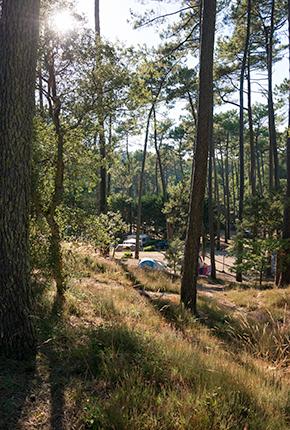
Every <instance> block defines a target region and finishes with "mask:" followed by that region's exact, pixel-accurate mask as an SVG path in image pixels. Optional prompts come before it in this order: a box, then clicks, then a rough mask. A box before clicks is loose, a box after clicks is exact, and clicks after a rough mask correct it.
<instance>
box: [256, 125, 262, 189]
mask: <svg viewBox="0 0 290 430" xmlns="http://www.w3.org/2000/svg"><path fill="white" fill-rule="evenodd" d="M258 139H259V134H258V133H257V134H256V138H255V151H256V160H257V177H258V184H259V186H258V189H259V194H260V196H262V195H263V184H262V174H261V161H260V151H259V148H258Z"/></svg>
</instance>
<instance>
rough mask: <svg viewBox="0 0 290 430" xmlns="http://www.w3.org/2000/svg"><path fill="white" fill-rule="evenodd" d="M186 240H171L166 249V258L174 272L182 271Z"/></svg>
mask: <svg viewBox="0 0 290 430" xmlns="http://www.w3.org/2000/svg"><path fill="white" fill-rule="evenodd" d="M183 255H184V242H183V241H182V240H180V239H178V238H176V239H174V240H172V241H171V242H169V246H168V249H167V251H166V259H167V261H168V263H167V264H168V266H169V267H170V268H171V269H173V272H174V273H176V272H180V271H181V268H182V264H183Z"/></svg>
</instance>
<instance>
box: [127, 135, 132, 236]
mask: <svg viewBox="0 0 290 430" xmlns="http://www.w3.org/2000/svg"><path fill="white" fill-rule="evenodd" d="M126 152H127V162H128V175H129V178H131V176H132V169H131V157H130V152H129V135H128V133H127V136H126ZM129 197H130V206H129V223H130V233H132V230H133V182H131V183H130V187H129Z"/></svg>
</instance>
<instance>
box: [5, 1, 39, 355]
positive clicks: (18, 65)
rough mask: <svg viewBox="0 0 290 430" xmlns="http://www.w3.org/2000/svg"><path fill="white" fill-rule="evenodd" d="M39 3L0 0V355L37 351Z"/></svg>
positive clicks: (24, 353) (28, 353)
mask: <svg viewBox="0 0 290 430" xmlns="http://www.w3.org/2000/svg"><path fill="white" fill-rule="evenodd" d="M38 23H39V1H38V0H22V1H19V0H3V1H2V15H1V25H0V58H1V61H0V97H1V102H0V118H1V121H0V208H1V209H0V354H1V355H4V356H7V357H11V358H17V359H22V358H28V357H30V356H32V355H33V354H34V353H35V346H36V342H35V333H34V329H33V324H32V319H31V290H30V277H29V274H30V267H29V246H28V220H29V210H30V208H29V203H30V176H31V172H30V170H31V142H32V130H33V127H32V120H33V114H34V84H35V79H36V57H37V42H38Z"/></svg>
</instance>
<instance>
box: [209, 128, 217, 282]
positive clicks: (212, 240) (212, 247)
mask: <svg viewBox="0 0 290 430" xmlns="http://www.w3.org/2000/svg"><path fill="white" fill-rule="evenodd" d="M209 146H210V148H209V165H208V222H209V238H210V264H211V278H212V279H216V267H215V236H214V208H213V178H212V173H213V156H214V143H213V139H212V136H211V140H210V144H209Z"/></svg>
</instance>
